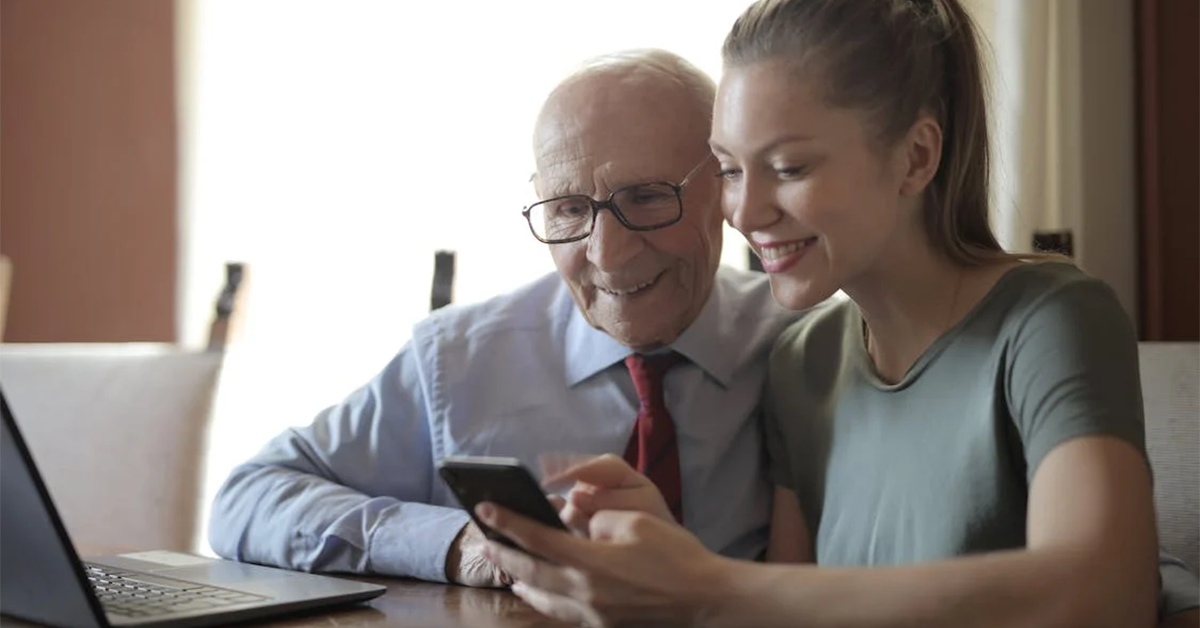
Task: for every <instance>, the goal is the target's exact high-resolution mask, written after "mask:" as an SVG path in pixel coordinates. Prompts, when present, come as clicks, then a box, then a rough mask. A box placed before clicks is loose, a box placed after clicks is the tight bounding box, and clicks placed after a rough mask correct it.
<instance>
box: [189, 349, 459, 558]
mask: <svg viewBox="0 0 1200 628" xmlns="http://www.w3.org/2000/svg"><path fill="white" fill-rule="evenodd" d="M426 375H427V374H425V373H423V372H422V368H421V364H420V361H419V360H418V358H417V355H416V354H415V352H414V350H413V348H412V345H411V344H410V345H408V346H406V347H405V348H404V349H403V350H402V351H401V352H400V353H399V354H398V355H397V356H396V357H395V358H394V359H393V360H392V362H391V363H389V364H388V366H387V367H386V368H384V370H383V371H382V372H381V373H379V375H377V376H376V377H375V378H374V379H372V380H371V381H370V382H369V383H368V384H367V385H365V386H364V387H362V388H360V389H359V390H358V391H356V392H355V393H353V394H352V395H350V396H349V397H348V398H347V399H346V400H345V401H343V402H342V403H340V404H338V405H336V406H334V407H332V408H329V409H327V410H325V411H324V412H322V413H320V414H319V415H318V416H317V417H316V419H315V420H314V421H313V422H312V423H311V424H310V425H308V426H307V427H303V428H295V429H289V430H287V431H285V432H283V433H282V434H280V435H279V436H277V437H275V438H274V439H273V440H272V441H270V442H269V443H268V444H267V445H266V446H265V447H264V448H263V449H262V450H261V451H260V452H259V453H258V454H257V455H255V456H254V457H253V458H252V459H250V460H249V461H248V462H246V463H244V464H242V465H240V466H238V467H237V468H235V469H234V470H233V472H232V473H231V474H230V476H229V478H228V479H227V480H226V481H225V484H224V485H223V486H222V487H221V489H220V491H219V492H218V494H217V496H216V499H215V501H214V504H213V509H212V515H211V519H210V522H209V540H210V542H211V544H212V547H213V550H214V551H215V552H216V553H217V554H219V555H221V556H223V557H226V558H231V559H235V560H240V561H246V562H252V563H259V564H268V565H275V566H279V567H284V568H288V569H297V570H303V571H327V572H350V573H375V574H381V575H388V576H404V577H412V578H420V579H422V580H433V581H442V582H444V581H445V562H446V554H447V551H448V549H449V546H450V544H451V543H452V542H453V541H454V538H455V537H456V536H457V535H458V532H459V531H460V530H461V529H462V527H463V526H464V525H465V524H466V523H467V521H468V519H469V516H468V514H467V513H466V512H465V511H463V510H461V509H457V508H447V507H442V506H434V505H430V504H428V503H427V502H428V501H429V500H430V493H431V490H432V484H433V480H434V478H433V474H434V471H433V452H432V445H431V440H430V433H429V430H430V428H429V421H428V414H429V412H428V408H427V404H426V401H425V395H424V394H423V392H422V391H423V390H424V386H423V384H424V380H425V377H426Z"/></svg>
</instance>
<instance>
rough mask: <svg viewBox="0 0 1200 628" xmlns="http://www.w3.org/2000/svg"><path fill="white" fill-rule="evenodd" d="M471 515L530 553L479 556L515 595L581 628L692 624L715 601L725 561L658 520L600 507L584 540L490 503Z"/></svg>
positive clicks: (492, 546) (496, 550)
mask: <svg viewBox="0 0 1200 628" xmlns="http://www.w3.org/2000/svg"><path fill="white" fill-rule="evenodd" d="M476 514H478V515H479V517H480V518H481V519H483V521H484V522H486V523H487V524H488V525H489V526H491V527H492V528H494V529H496V530H497V531H499V532H500V533H502V534H504V535H505V536H507V537H508V538H509V539H512V540H513V541H515V542H516V543H517V544H518V545H520V546H521V547H524V548H525V549H526V550H528V551H529V552H530V553H529V554H526V553H524V552H520V551H517V550H513V549H510V548H507V547H504V546H502V545H499V544H497V543H489V544H488V545H487V547H486V548H485V549H484V556H485V557H487V558H488V560H490V561H492V563H494V564H495V565H496V566H497V567H498V568H499V569H500V570H502V571H503V572H505V573H508V574H510V575H512V577H513V578H514V579H515V580H516V581H517V582H516V584H514V585H513V592H514V593H516V594H517V595H519V596H520V597H521V599H523V600H525V601H526V602H528V603H529V604H530V605H531V606H533V607H534V608H536V609H537V610H538V611H540V612H542V613H544V614H546V615H549V616H551V617H554V618H557V619H561V620H565V621H571V622H580V623H583V624H585V625H588V626H618V625H627V624H630V623H633V622H634V621H636V622H637V623H645V624H648V625H655V626H661V625H694V624H695V623H696V622H697V621H698V620H699V619H700V618H702V617H703V616H705V615H707V614H709V612H710V611H711V609H710V604H712V603H713V602H714V601H715V600H717V599H719V598H720V596H719V595H716V591H715V589H716V588H717V586H718V584H719V583H720V582H721V580H722V572H723V570H724V568H725V565H724V564H725V562H726V561H725V559H722V558H721V557H719V556H717V555H715V554H712V553H710V552H709V551H708V550H706V549H705V548H704V546H703V545H701V544H700V542H699V541H698V540H697V539H696V537H694V536H692V535H691V533H689V532H688V531H687V530H685V529H683V528H681V527H679V526H678V525H675V524H673V523H668V522H666V521H663V520H661V519H659V518H657V517H652V516H649V515H646V514H644V513H639V512H628V511H613V510H602V511H600V512H597V513H596V514H595V515H594V516H592V517H591V520H590V524H589V529H588V533H589V535H590V537H591V540H588V539H584V538H581V537H578V536H574V535H572V534H569V533H566V532H563V531H561V530H554V529H551V528H548V527H546V526H542V525H540V524H538V523H536V522H534V521H532V520H530V519H527V518H525V517H522V516H520V515H517V514H515V513H513V512H511V511H508V510H505V509H503V508H501V507H498V506H495V505H493V504H486V503H485V504H481V505H480V506H479V508H477V509H476ZM535 556H540V557H542V558H535Z"/></svg>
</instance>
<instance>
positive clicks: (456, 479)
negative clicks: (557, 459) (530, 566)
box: [438, 456, 566, 549]
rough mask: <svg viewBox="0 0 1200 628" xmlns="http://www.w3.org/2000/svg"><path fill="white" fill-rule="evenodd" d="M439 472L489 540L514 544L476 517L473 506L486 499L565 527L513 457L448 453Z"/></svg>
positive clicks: (549, 523) (548, 523)
mask: <svg viewBox="0 0 1200 628" xmlns="http://www.w3.org/2000/svg"><path fill="white" fill-rule="evenodd" d="M438 472H439V474H440V475H441V476H442V479H443V480H444V481H445V482H446V485H447V486H449V487H450V490H451V491H452V492H453V493H454V496H455V497H456V498H457V499H458V502H459V503H460V504H462V507H463V508H465V509H466V510H467V512H468V513H470V515H471V519H472V520H474V521H475V524H476V525H478V526H479V529H480V530H482V531H483V533H484V535H485V536H487V537H488V538H489V539H492V540H494V541H496V542H498V543H503V544H504V545H508V546H509V547H517V545H516V544H515V543H513V542H512V541H510V540H509V539H508V538H506V537H504V535H502V534H500V533H498V532H496V531H495V530H492V529H491V528H489V527H488V526H487V525H486V524H484V523H483V522H482V521H480V520H479V519H478V518H477V517H476V516H475V506H476V505H478V504H479V503H480V502H485V501H486V502H492V503H494V504H499V505H501V506H504V507H505V508H507V509H509V510H511V511H513V512H516V513H518V514H521V515H524V516H526V517H529V518H530V519H533V520H534V521H537V522H539V523H541V524H543V525H547V526H550V527H553V528H559V529H562V530H565V529H566V526H565V525H563V522H562V520H561V519H559V518H558V511H556V510H555V509H554V506H552V505H551V504H550V502H549V501H548V500H547V499H546V494H545V493H544V492H543V491H542V487H541V485H539V484H538V482H537V480H536V479H534V477H533V474H531V473H530V472H529V470H528V469H526V468H525V467H524V466H523V465H522V464H521V462H520V461H519V460H517V459H515V458H492V457H482V456H450V457H447V458H445V459H443V460H442V462H441V464H439V465H438ZM518 549H520V548H518Z"/></svg>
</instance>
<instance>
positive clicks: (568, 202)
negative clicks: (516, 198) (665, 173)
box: [521, 155, 712, 244]
mask: <svg viewBox="0 0 1200 628" xmlns="http://www.w3.org/2000/svg"><path fill="white" fill-rule="evenodd" d="M710 158H712V155H708V156H706V157H705V158H704V159H703V160H701V161H700V163H698V164H696V165H695V167H693V168H692V169H691V170H690V171H689V172H688V173H687V175H686V176H684V177H683V181H681V182H680V183H678V184H675V183H670V182H667V181H655V182H651V183H635V184H633V185H627V186H625V187H623V188H620V189H618V190H613V192H612V194H609V195H608V199H606V200H603V201H597V200H596V199H594V198H592V197H590V196H587V195H584V194H572V195H570V196H559V197H557V198H551V199H547V200H544V201H538V202H537V203H534V204H532V205H530V206H529V207H526V208H525V210H524V211H522V212H521V214H522V215H523V216H525V220H527V221H529V230H530V231H531V232H533V237H535V238H537V239H538V240H541V241H542V242H545V243H546V244H566V243H567V242H577V241H579V240H582V239H584V238H586V237H588V236H589V235H591V234H592V229H593V228H595V226H596V217H598V216H599V215H600V212H601V211H602V210H605V209H607V210H609V211H611V212H612V213H613V216H616V217H617V220H618V221H620V223H621V224H622V225H624V226H625V228H626V229H630V230H633V231H653V230H655V229H662V228H663V227H669V226H671V225H673V224H675V223H677V222H679V219H680V218H683V199H682V197H681V196H680V194H681V192H683V187H684V186H685V185H687V184H688V182H689V181H691V180H692V176H693V175H695V174H696V172H698V171H699V170H700V168H701V167H703V166H704V164H706V163H708V160H709V159H710Z"/></svg>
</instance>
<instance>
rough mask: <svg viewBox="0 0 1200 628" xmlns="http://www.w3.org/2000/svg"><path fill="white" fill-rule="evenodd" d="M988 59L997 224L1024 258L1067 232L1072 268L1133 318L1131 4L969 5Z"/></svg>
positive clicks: (1010, 0)
mask: <svg viewBox="0 0 1200 628" xmlns="http://www.w3.org/2000/svg"><path fill="white" fill-rule="evenodd" d="M969 4H970V5H971V8H972V9H973V10H975V11H976V12H977V14H978V15H979V16H980V19H979V22H980V24H981V26H982V27H984V30H985V34H986V35H987V36H988V39H989V40H990V42H991V49H992V53H993V66H992V79H993V86H992V87H993V93H992V102H993V109H992V114H993V123H994V129H995V134H994V137H995V149H994V150H995V152H994V154H995V157H996V159H995V163H994V165H993V175H994V180H995V186H994V189H993V208H994V209H993V211H994V213H995V218H994V225H995V227H996V232H997V235H998V236H999V237H1000V239H1001V242H1002V244H1004V245H1005V246H1006V247H1007V248H1009V249H1010V250H1014V251H1029V250H1030V249H1031V248H1032V239H1033V234H1034V233H1035V232H1037V231H1043V230H1069V231H1070V232H1071V234H1072V236H1073V239H1074V249H1075V258H1076V260H1077V261H1078V262H1079V264H1080V266H1082V267H1083V268H1084V270H1086V271H1088V272H1089V273H1091V274H1093V275H1095V276H1098V277H1100V278H1101V279H1104V280H1105V281H1107V282H1108V283H1109V284H1110V285H1112V287H1113V288H1114V290H1116V292H1117V295H1118V297H1119V298H1120V299H1121V301H1122V304H1123V305H1124V306H1125V308H1126V310H1127V311H1128V312H1129V313H1130V315H1131V316H1135V315H1136V303H1137V300H1136V296H1137V287H1136V272H1137V257H1136V248H1135V247H1136V216H1135V211H1136V206H1135V202H1136V196H1135V195H1136V179H1135V172H1136V162H1135V158H1136V152H1135V147H1136V145H1135V137H1134V129H1135V118H1134V115H1135V110H1134V102H1135V93H1134V73H1133V72H1134V40H1133V32H1134V25H1133V6H1132V3H1131V2H1130V1H1129V0H971V2H969Z"/></svg>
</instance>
